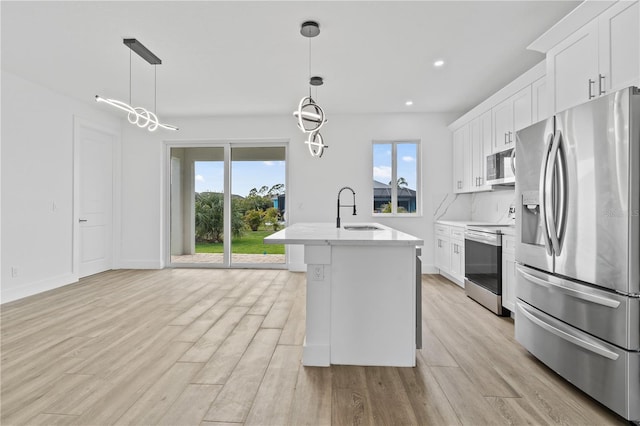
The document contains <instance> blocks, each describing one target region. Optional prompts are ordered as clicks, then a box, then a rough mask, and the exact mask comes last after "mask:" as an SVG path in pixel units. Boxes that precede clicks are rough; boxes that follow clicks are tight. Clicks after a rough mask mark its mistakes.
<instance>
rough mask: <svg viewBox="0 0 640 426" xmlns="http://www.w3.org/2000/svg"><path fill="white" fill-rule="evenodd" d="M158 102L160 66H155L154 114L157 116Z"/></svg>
mask: <svg viewBox="0 0 640 426" xmlns="http://www.w3.org/2000/svg"><path fill="white" fill-rule="evenodd" d="M157 100H158V65H157V64H154V65H153V113H154V114H157V113H158V111H156V103H157V102H156V101H157Z"/></svg>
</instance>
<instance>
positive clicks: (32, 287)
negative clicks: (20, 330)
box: [0, 274, 78, 304]
mask: <svg viewBox="0 0 640 426" xmlns="http://www.w3.org/2000/svg"><path fill="white" fill-rule="evenodd" d="M77 282H78V275H76V274H63V275H58V276H57V277H52V278H47V279H44V280H40V281H36V282H32V283H27V284H23V285H20V286H18V287H15V288H6V287H5V286H2V294H1V295H0V300H1V303H2V304H5V303H9V302H13V301H15V300H19V299H24V298H25V297H29V296H33V295H36V294H39V293H43V292H45V291H49V290H53V289H56V288H59V287H63V286H65V285H69V284H73V283H77Z"/></svg>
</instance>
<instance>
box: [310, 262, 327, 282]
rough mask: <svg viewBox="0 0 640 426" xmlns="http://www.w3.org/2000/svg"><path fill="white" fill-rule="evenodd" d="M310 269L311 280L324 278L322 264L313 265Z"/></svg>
mask: <svg viewBox="0 0 640 426" xmlns="http://www.w3.org/2000/svg"><path fill="white" fill-rule="evenodd" d="M312 268H313V269H311V279H312V280H313V281H322V280H324V266H323V265H313V267H312Z"/></svg>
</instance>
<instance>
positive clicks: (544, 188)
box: [540, 134, 554, 256]
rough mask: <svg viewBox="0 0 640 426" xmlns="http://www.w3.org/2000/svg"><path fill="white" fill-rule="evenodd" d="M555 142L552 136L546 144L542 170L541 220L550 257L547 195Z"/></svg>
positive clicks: (551, 248)
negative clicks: (550, 158) (548, 172)
mask: <svg viewBox="0 0 640 426" xmlns="http://www.w3.org/2000/svg"><path fill="white" fill-rule="evenodd" d="M553 140H554V135H553V134H550V135H549V138H548V140H547V143H546V144H545V148H544V154H543V158H542V166H541V169H540V218H541V219H542V224H543V225H544V232H543V233H542V234H543V236H544V243H545V244H544V245H545V248H546V249H547V254H548V255H549V256H552V255H553V246H552V245H551V238H550V237H549V224H548V220H549V217H550V215H549V214H547V212H548V210H549V206H548V205H547V193H548V192H550V191H549V187H548V186H547V171H548V167H549V153H550V151H551V146H552V145H553Z"/></svg>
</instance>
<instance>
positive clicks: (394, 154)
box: [370, 139, 422, 217]
mask: <svg viewBox="0 0 640 426" xmlns="http://www.w3.org/2000/svg"><path fill="white" fill-rule="evenodd" d="M402 144H413V145H415V147H416V158H415V167H416V189H415V191H416V211H415V212H413V213H410V212H407V213H399V212H398V186H397V185H392V186H391V213H376V212H374V211H372V212H371V214H372V217H422V142H421V140H420V139H394V140H373V141H372V144H371V175H370V176H371V201H373V199H374V188H373V181H374V179H373V168H374V167H375V164H374V160H375V159H374V148H375V146H376V145H391V182H397V181H398V145H402ZM372 207H373V206H372ZM372 210H373V209H372Z"/></svg>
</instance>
